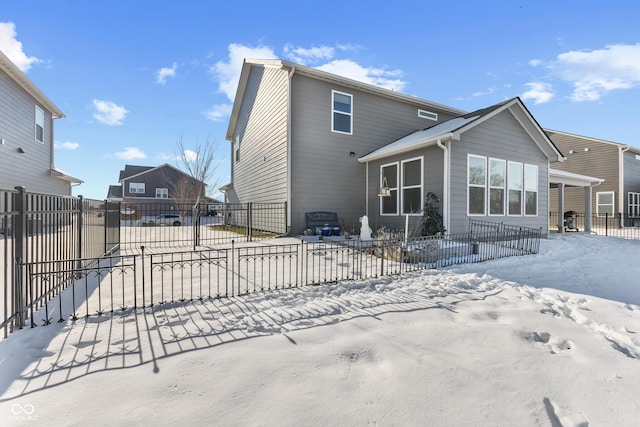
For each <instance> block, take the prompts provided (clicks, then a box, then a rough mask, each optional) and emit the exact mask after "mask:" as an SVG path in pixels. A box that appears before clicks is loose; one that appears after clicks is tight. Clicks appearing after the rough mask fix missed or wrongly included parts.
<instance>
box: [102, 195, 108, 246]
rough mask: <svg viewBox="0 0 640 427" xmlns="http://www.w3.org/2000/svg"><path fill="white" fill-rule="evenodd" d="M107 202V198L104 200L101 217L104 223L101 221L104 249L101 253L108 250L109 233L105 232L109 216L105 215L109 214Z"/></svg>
mask: <svg viewBox="0 0 640 427" xmlns="http://www.w3.org/2000/svg"><path fill="white" fill-rule="evenodd" d="M108 205H109V202H107V199H105V200H104V212H103V213H102V217H103V218H104V223H103V226H102V227H103V231H104V233H103V234H104V250H103V251H102V253H104V254H105V255H106V254H107V251H108V250H109V240H108V239H109V237H108V236H109V233H108V232H107V230H108V225H109V217H108V216H107V215H109V206H108Z"/></svg>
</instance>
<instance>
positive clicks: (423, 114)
mask: <svg viewBox="0 0 640 427" xmlns="http://www.w3.org/2000/svg"><path fill="white" fill-rule="evenodd" d="M418 117H421V118H423V119H427V120H433V121H436V122H437V121H438V113H432V112H431V111H427V110H418Z"/></svg>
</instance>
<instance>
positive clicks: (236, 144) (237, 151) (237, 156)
mask: <svg viewBox="0 0 640 427" xmlns="http://www.w3.org/2000/svg"><path fill="white" fill-rule="evenodd" d="M233 147H234V149H235V159H236V162H237V161H239V160H240V134H238V135H236V137H235V141H234V144H233Z"/></svg>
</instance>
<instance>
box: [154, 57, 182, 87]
mask: <svg viewBox="0 0 640 427" xmlns="http://www.w3.org/2000/svg"><path fill="white" fill-rule="evenodd" d="M177 69H178V64H176V63H175V62H174V63H173V64H172V65H171V68H167V67H163V68H160V69H159V70H158V71H157V72H156V83H158V84H161V85H163V84H165V83H167V78H169V77H174V76H175V75H176V70H177Z"/></svg>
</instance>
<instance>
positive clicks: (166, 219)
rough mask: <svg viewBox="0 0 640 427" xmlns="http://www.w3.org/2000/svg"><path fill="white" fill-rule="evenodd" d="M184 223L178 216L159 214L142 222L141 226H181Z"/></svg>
mask: <svg viewBox="0 0 640 427" xmlns="http://www.w3.org/2000/svg"><path fill="white" fill-rule="evenodd" d="M183 223H184V221H183V220H182V216H180V215H178V214H161V215H158V216H156V217H155V218H153V219H150V220H146V221H143V222H142V225H175V226H178V225H182V224H183Z"/></svg>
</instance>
